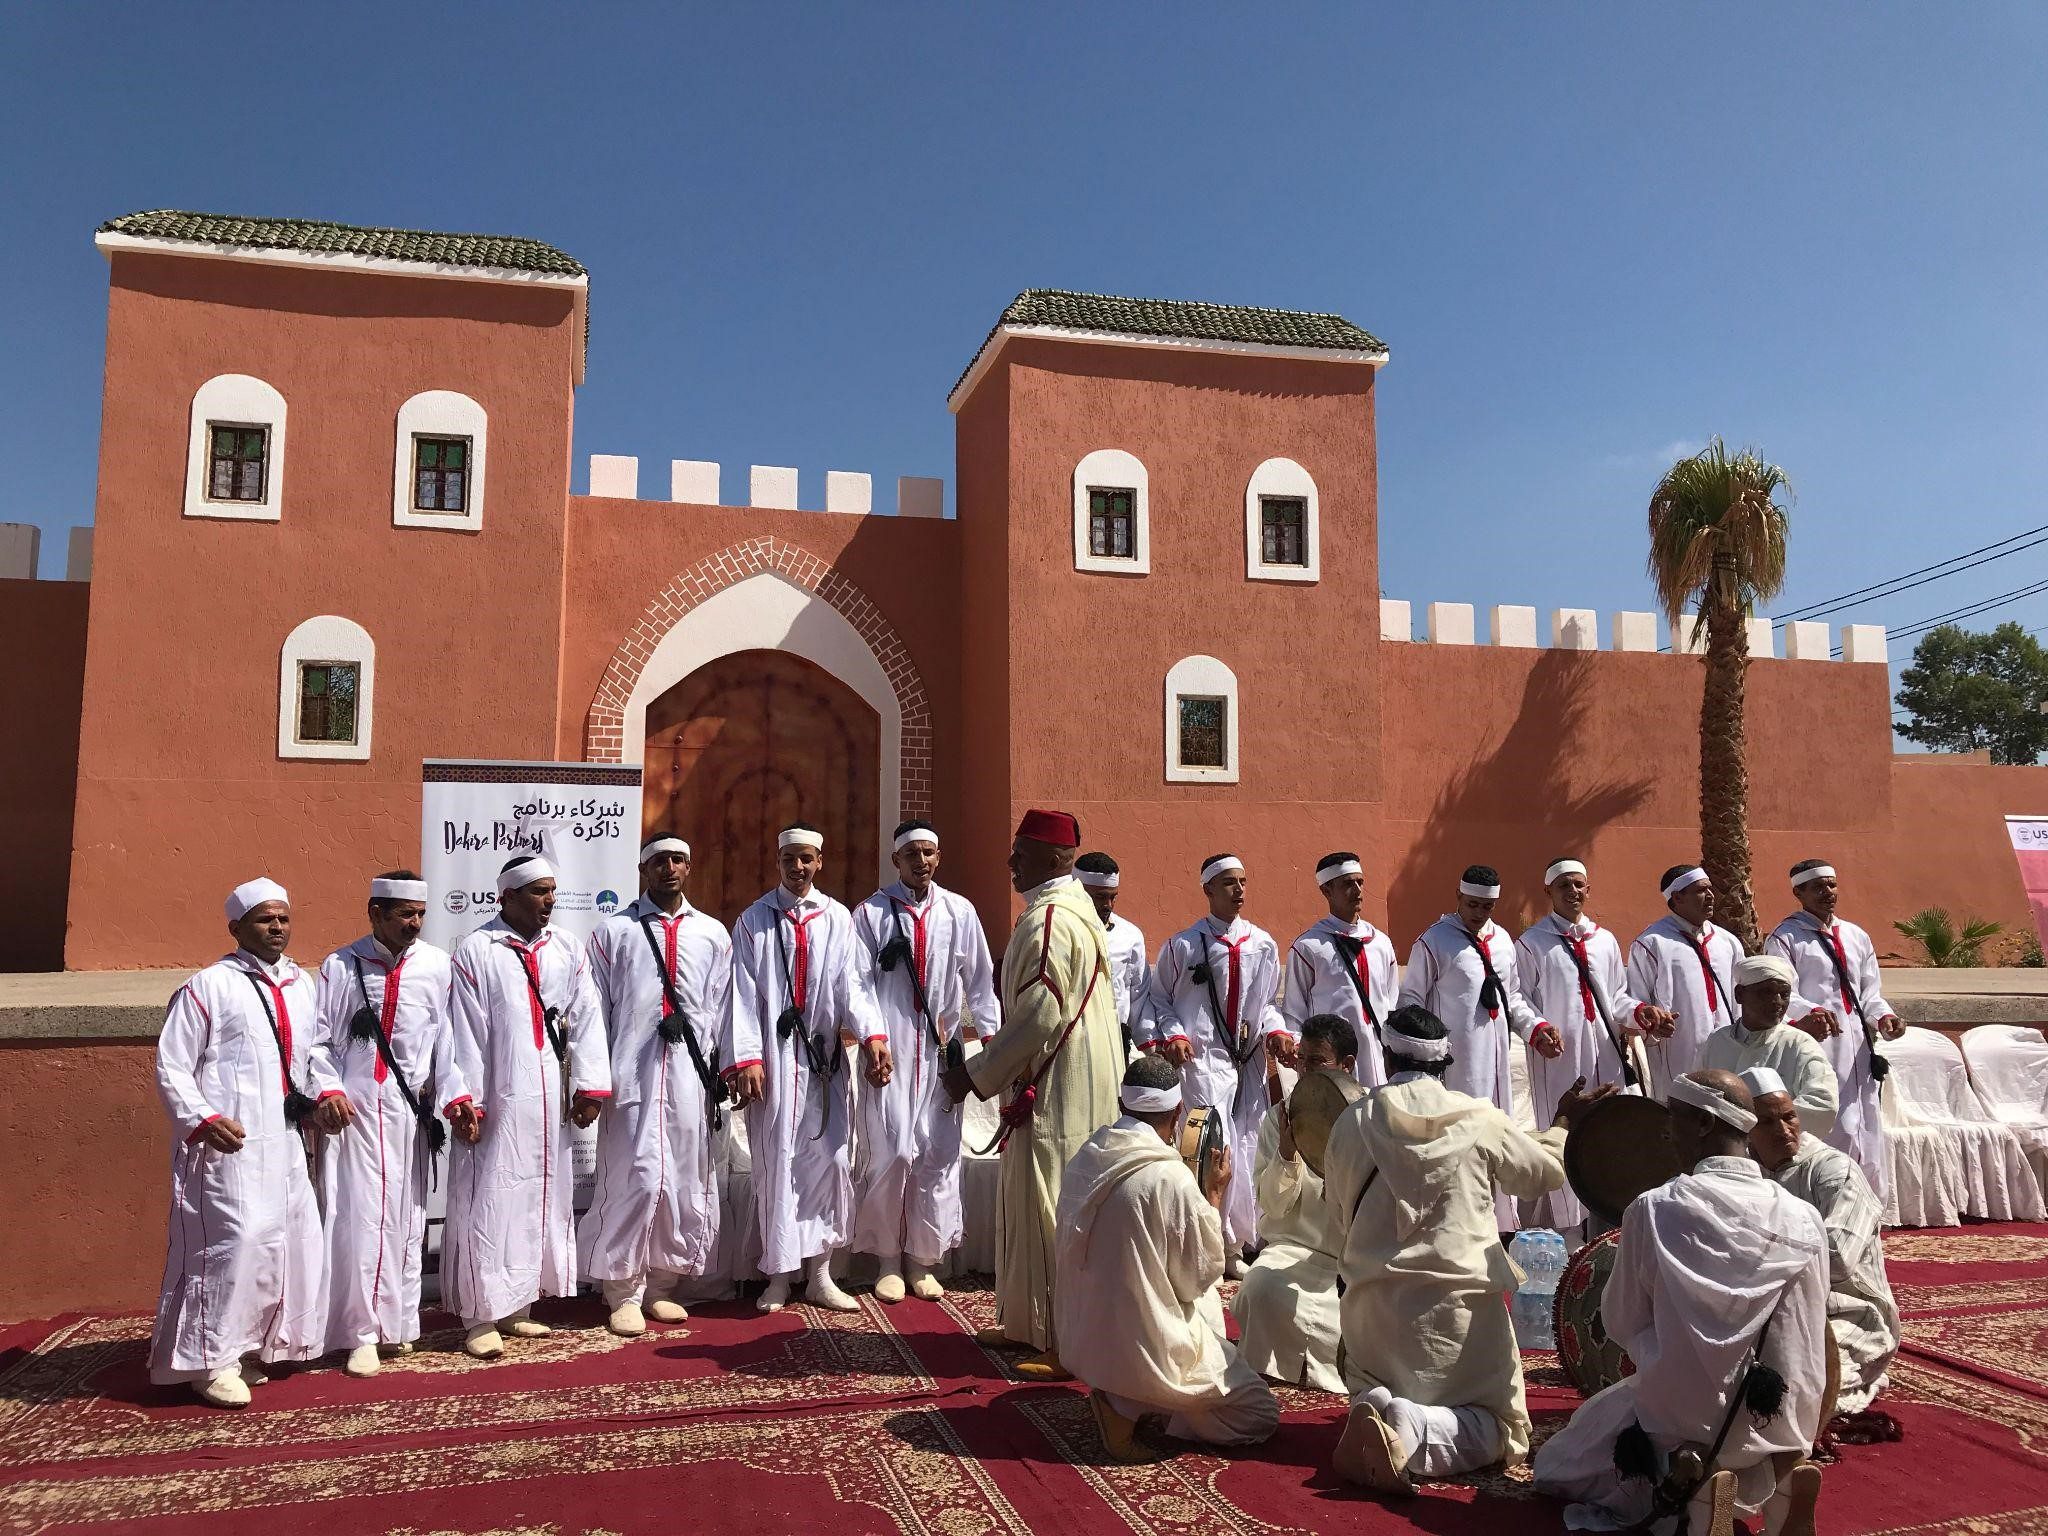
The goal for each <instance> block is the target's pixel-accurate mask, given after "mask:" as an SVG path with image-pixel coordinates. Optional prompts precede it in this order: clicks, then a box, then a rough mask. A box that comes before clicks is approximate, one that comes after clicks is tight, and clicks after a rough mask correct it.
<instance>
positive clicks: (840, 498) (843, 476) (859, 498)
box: [825, 469, 875, 513]
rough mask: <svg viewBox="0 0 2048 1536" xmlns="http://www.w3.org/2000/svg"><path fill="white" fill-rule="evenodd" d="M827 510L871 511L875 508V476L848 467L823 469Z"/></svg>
mask: <svg viewBox="0 0 2048 1536" xmlns="http://www.w3.org/2000/svg"><path fill="white" fill-rule="evenodd" d="M825 510H826V511H827V512H855V513H859V512H872V511H874V510H875V477H874V476H873V475H863V474H860V473H858V472H856V471H854V470H850V469H828V470H826V471H825Z"/></svg>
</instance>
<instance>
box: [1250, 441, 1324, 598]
mask: <svg viewBox="0 0 2048 1536" xmlns="http://www.w3.org/2000/svg"><path fill="white" fill-rule="evenodd" d="M1321 510H1322V509H1321V507H1320V505H1319V502H1318V498H1317V495H1316V482H1315V480H1314V479H1313V477H1311V476H1310V474H1309V472H1308V471H1307V470H1305V469H1303V468H1302V467H1301V466H1300V465H1299V464H1297V463H1295V462H1294V460H1292V459H1268V460H1266V462H1265V463H1263V464H1261V465H1260V466H1259V467H1258V468H1257V469H1255V470H1253V471H1252V477H1251V479H1250V480H1249V481H1248V482H1247V483H1246V485H1245V488H1244V573H1245V575H1246V576H1247V577H1248V578H1250V579H1251V580H1253V581H1318V580H1320V579H1321V578H1322V573H1323V562H1322V550H1321V538H1320V535H1321V529H1320V526H1319V525H1320V521H1321V518H1320V513H1321Z"/></svg>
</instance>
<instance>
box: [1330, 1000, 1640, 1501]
mask: <svg viewBox="0 0 2048 1536" xmlns="http://www.w3.org/2000/svg"><path fill="white" fill-rule="evenodd" d="M1380 1040H1381V1043H1382V1045H1383V1048H1384V1050H1385V1053H1386V1066H1387V1083H1386V1086H1385V1087H1383V1088H1378V1089H1375V1090H1374V1091H1373V1092H1371V1093H1369V1094H1367V1095H1366V1096H1365V1097H1364V1098H1362V1099H1360V1100H1359V1101H1358V1102H1357V1103H1356V1104H1354V1105H1352V1106H1351V1107H1350V1108H1349V1109H1347V1110H1346V1111H1345V1112H1344V1113H1343V1114H1342V1115H1340V1116H1338V1117H1337V1123H1336V1125H1335V1126H1333V1127H1332V1128H1331V1131H1330V1145H1329V1150H1328V1152H1326V1153H1325V1154H1324V1158H1323V1198H1324V1201H1325V1203H1326V1205H1327V1207H1328V1209H1329V1213H1330V1220H1331V1230H1332V1233H1333V1235H1334V1236H1335V1237H1336V1239H1337V1240H1338V1241H1339V1242H1340V1243H1341V1244H1342V1246H1341V1247H1340V1248H1339V1249H1338V1250H1337V1251H1338V1253H1339V1255H1340V1258H1339V1267H1340V1269H1341V1271H1342V1274H1343V1276H1344V1287H1345V1289H1344V1300H1343V1304H1342V1308H1341V1310H1342V1316H1343V1327H1344V1353H1345V1361H1346V1375H1347V1378H1348V1381H1347V1385H1349V1386H1350V1388H1351V1389H1352V1393H1353V1395H1352V1399H1351V1414H1350V1417H1349V1418H1348V1419H1347V1420H1346V1421H1345V1425H1344V1433H1343V1437H1342V1438H1341V1439H1340V1440H1339V1441H1338V1442H1337V1450H1336V1454H1335V1456H1334V1457H1333V1458H1332V1466H1333V1467H1334V1469H1335V1470H1336V1473H1337V1475H1338V1476H1339V1477H1341V1478H1343V1479H1345V1480H1346V1481H1347V1482H1353V1483H1363V1484H1364V1485H1365V1486H1367V1487H1369V1488H1374V1489H1377V1490H1379V1491H1380V1492H1382V1493H1413V1492H1414V1491H1415V1484H1414V1479H1415V1478H1417V1477H1452V1476H1455V1475H1457V1474H1458V1473H1460V1472H1471V1471H1476V1470H1477V1469H1478V1468H1480V1467H1484V1466H1488V1465H1490V1464H1492V1463H1494V1462H1504V1463H1506V1464H1507V1465H1509V1466H1513V1465H1516V1464H1517V1463H1519V1462H1520V1461H1521V1460H1522V1459H1523V1458H1524V1457H1525V1456H1527V1455H1528V1453H1529V1413H1528V1409H1527V1407H1526V1406H1525V1404H1524V1402H1523V1396H1522V1355H1521V1351H1520V1349H1519V1348H1518V1347H1517V1346H1516V1343H1515V1332H1514V1327H1513V1325H1512V1324H1511V1323H1510V1321H1509V1318H1508V1310H1507V1308H1506V1307H1504V1306H1502V1305H1501V1295H1502V1293H1503V1292H1505V1291H1511V1290H1513V1289H1514V1288H1515V1280H1514V1275H1513V1271H1512V1269H1511V1268H1510V1266H1509V1264H1508V1257H1507V1254H1506V1253H1505V1252H1503V1251H1502V1249H1501V1246H1500V1234H1499V1232H1498V1231H1497V1230H1496V1229H1495V1225H1494V1191H1495V1190H1496V1189H1499V1190H1500V1191H1502V1192H1503V1193H1505V1194H1507V1195H1510V1196H1513V1197H1515V1198H1517V1199H1522V1200H1534V1199H1536V1198H1537V1197H1539V1196H1541V1195H1546V1194H1548V1193H1550V1192H1551V1191H1552V1190H1555V1189H1558V1188H1559V1187H1561V1186H1562V1185H1563V1183H1564V1164H1563V1163H1562V1162H1561V1161H1560V1160H1559V1159H1560V1157H1561V1156H1562V1153H1563V1150H1564V1136H1565V1127H1567V1126H1568V1125H1570V1124H1571V1123H1572V1122H1573V1121H1574V1120H1576V1119H1577V1117H1578V1116H1579V1114H1580V1113H1582V1112H1583V1111H1584V1109H1585V1107H1586V1106H1587V1105H1589V1104H1592V1103H1594V1102H1596V1101H1597V1100H1599V1099H1601V1098H1604V1097H1606V1096H1607V1095H1608V1094H1611V1093H1613V1092H1614V1091H1615V1089H1614V1085H1613V1084H1611V1083H1610V1084H1607V1085H1606V1086H1604V1087H1602V1088H1599V1089H1597V1090H1595V1091H1594V1092H1593V1093H1591V1094H1588V1093H1586V1092H1585V1091H1584V1090H1585V1086H1586V1081H1585V1079H1584V1078H1580V1079H1579V1080H1578V1081H1576V1082H1574V1083H1573V1084H1572V1086H1571V1087H1570V1088H1568V1089H1566V1090H1565V1093H1564V1095H1563V1097H1562V1098H1560V1099H1559V1100H1558V1106H1557V1122H1556V1124H1555V1125H1553V1126H1552V1127H1551V1129H1549V1130H1547V1131H1545V1132H1543V1133H1542V1134H1541V1135H1539V1136H1531V1135H1529V1134H1528V1133H1527V1132H1526V1131H1524V1130H1522V1129H1521V1128H1520V1127H1519V1126H1517V1125H1516V1124H1515V1122H1514V1121H1513V1120H1512V1119H1510V1118H1509V1117H1508V1116H1507V1115H1505V1114H1503V1113H1502V1112H1501V1111H1500V1110H1498V1109H1496V1108H1495V1107H1494V1106H1493V1104H1492V1103H1491V1102H1490V1101H1489V1100H1486V1099H1479V1098H1474V1097H1472V1096H1471V1095H1469V1094H1463V1093H1457V1092H1454V1091H1453V1090H1451V1089H1449V1088H1446V1087H1445V1086H1444V1084H1443V1081H1442V1079H1443V1076H1444V1074H1445V1073H1446V1072H1447V1071H1449V1070H1450V1068H1451V1066H1452V1064H1453V1058H1452V1056H1451V1043H1450V1040H1449V1038H1448V1032H1447V1031H1446V1030H1445V1028H1444V1025H1443V1021H1442V1020H1440V1019H1439V1018H1437V1016H1436V1015H1435V1014H1433V1013H1431V1012H1429V1011H1428V1010H1427V1009H1425V1008H1420V1007H1414V1006H1410V1007H1406V1008H1397V1009H1395V1010H1394V1012H1393V1013H1391V1014H1389V1015H1388V1016H1387V1020H1386V1023H1385V1024H1384V1025H1382V1026H1381V1033H1380Z"/></svg>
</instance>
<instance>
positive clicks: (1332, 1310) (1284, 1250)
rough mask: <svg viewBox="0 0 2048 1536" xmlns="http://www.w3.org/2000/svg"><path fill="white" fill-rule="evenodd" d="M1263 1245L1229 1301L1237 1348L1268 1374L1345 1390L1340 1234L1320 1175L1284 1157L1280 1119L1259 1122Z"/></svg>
mask: <svg viewBox="0 0 2048 1536" xmlns="http://www.w3.org/2000/svg"><path fill="white" fill-rule="evenodd" d="M1255 1184H1256V1187H1257V1190H1258V1196H1259V1232H1260V1235H1261V1236H1263V1237H1264V1238H1265V1243H1266V1245H1265V1247H1263V1248H1261V1249H1260V1250H1259V1257H1258V1262H1257V1263H1255V1264H1253V1265H1252V1266H1251V1268H1249V1269H1247V1270H1246V1271H1245V1272H1244V1283H1243V1284H1242V1285H1240V1286H1239V1287H1238V1290H1237V1294H1236V1295H1235V1296H1233V1297H1231V1299H1230V1315H1231V1316H1232V1317H1234V1318H1236V1319H1237V1326H1238V1343H1237V1348H1238V1352H1239V1353H1240V1354H1241V1355H1243V1356H1244V1359H1245V1362H1246V1363H1247V1364H1248V1365H1250V1366H1251V1367H1252V1369H1253V1370H1255V1371H1258V1372H1259V1373H1260V1374H1262V1375H1266V1376H1271V1377H1272V1378H1273V1379H1274V1380H1276V1381H1286V1382H1300V1381H1302V1380H1303V1378H1304V1374H1305V1375H1306V1379H1307V1383H1308V1385H1309V1386H1311V1387H1316V1388H1319V1389H1320V1390H1322V1391H1324V1392H1342V1391H1343V1390H1344V1378H1343V1376H1342V1375H1341V1374H1339V1372H1338V1370H1337V1343H1338V1340H1339V1339H1340V1338H1341V1337H1342V1325H1341V1323H1340V1322H1339V1319H1338V1310H1337V1250H1338V1247H1339V1242H1338V1238H1337V1235H1336V1233H1335V1232H1333V1231H1332V1230H1331V1223H1330V1210H1329V1206H1328V1205H1327V1204H1326V1203H1325V1202H1324V1200H1323V1181H1322V1177H1321V1175H1319V1174H1317V1173H1316V1172H1315V1171H1314V1170H1313V1169H1311V1168H1310V1167H1309V1166H1308V1164H1307V1163H1305V1162H1303V1161H1302V1160H1301V1158H1300V1157H1299V1156H1296V1157H1282V1156H1281V1155H1280V1117H1279V1116H1278V1115H1268V1116H1266V1123H1265V1124H1264V1125H1262V1126H1260V1127H1259V1158H1258V1166H1257V1169H1256V1170H1255Z"/></svg>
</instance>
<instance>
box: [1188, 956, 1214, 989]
mask: <svg viewBox="0 0 2048 1536" xmlns="http://www.w3.org/2000/svg"><path fill="white" fill-rule="evenodd" d="M1213 974H1215V973H1214V972H1212V971H1211V970H1210V969H1209V962H1208V961H1206V960H1197V961H1196V962H1195V964H1194V969H1192V970H1191V971H1189V972H1188V976H1189V978H1190V979H1192V980H1194V981H1196V982H1199V983H1200V984H1201V985H1203V986H1205V987H1206V986H1207V985H1208V984H1209V978H1210V976H1212V975H1213Z"/></svg>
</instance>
